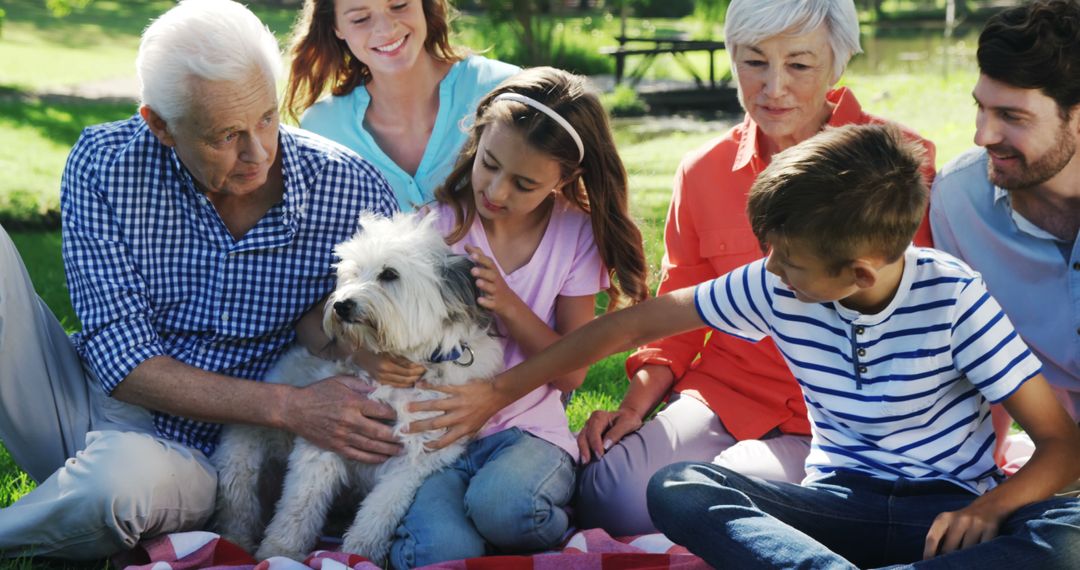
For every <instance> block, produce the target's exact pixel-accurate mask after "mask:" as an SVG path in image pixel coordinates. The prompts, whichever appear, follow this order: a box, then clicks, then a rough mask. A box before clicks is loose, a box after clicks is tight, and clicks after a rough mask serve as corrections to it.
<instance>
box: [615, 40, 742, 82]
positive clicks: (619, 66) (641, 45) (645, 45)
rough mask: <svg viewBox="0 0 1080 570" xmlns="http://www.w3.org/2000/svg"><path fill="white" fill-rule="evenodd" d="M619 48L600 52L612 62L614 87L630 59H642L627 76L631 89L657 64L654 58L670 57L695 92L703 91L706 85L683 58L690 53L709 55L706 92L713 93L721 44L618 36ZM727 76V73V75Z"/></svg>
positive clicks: (687, 60)
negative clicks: (710, 90) (640, 57)
mask: <svg viewBox="0 0 1080 570" xmlns="http://www.w3.org/2000/svg"><path fill="white" fill-rule="evenodd" d="M615 39H616V40H617V41H618V42H619V45H618V46H616V47H603V48H600V53H603V54H607V55H610V56H612V57H614V58H615V84H616V85H618V84H619V83H622V79H623V75H624V74H625V72H626V58H627V57H630V56H642V59H641V61H639V62H638V63H637V65H636V66H635V67H634V69H632V70H631V71H630V73H629V74H627V77H629V79H630V82H631V85H633V86H636V85H637V84H638V82H640V81H641V78H642V77H644V75H645V72H646V71H648V69H649V66H650V65H652V63H653V61H655V60H656V56H658V55H663V54H671V55H672V56H674V58H675V61H676V63H678V64H679V65H680V66H681V67H682V68H683V69H685V70H686V71H687V72H688V73H689V74H690V76H691V77H693V78H694V82H695V83H697V86H698V89H705V83H704V81H702V79H701V78H700V77H698V74H697V70H695V69H694V66H693V65H692V64H691V63H690V60H689V59H688V58H687V57H686V54H687V53H689V52H696V51H704V52H708V53H709V88H710V89H716V57H715V54H716V52H718V51H724V49H725V48H724V42H720V41H713V40H688V39H683V38H678V37H638V36H618V37H616V38H615ZM728 73H729V74H730V71H729V72H728Z"/></svg>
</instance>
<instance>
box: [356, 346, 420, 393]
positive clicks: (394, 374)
mask: <svg viewBox="0 0 1080 570" xmlns="http://www.w3.org/2000/svg"><path fill="white" fill-rule="evenodd" d="M352 361H353V362H354V363H356V365H357V366H359V367H360V368H363V369H364V370H365V371H367V373H368V375H369V376H371V378H372V379H373V380H375V381H376V382H378V383H379V384H386V385H388V386H393V387H395V388H411V387H412V386H413V384H416V382H417V381H418V380H420V378H421V377H422V376H423V375H424V372H426V371H427V369H426V368H424V367H423V365H420V364H416V363H415V362H412V361H411V360H408V359H406V358H402V357H400V356H397V355H394V354H379V353H376V352H372V351H370V350H367V349H366V348H360V349H357V350H356V351H355V352H353V353H352Z"/></svg>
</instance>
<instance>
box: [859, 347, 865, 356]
mask: <svg viewBox="0 0 1080 570" xmlns="http://www.w3.org/2000/svg"><path fill="white" fill-rule="evenodd" d="M859 356H866V349H865V348H860V349H859Z"/></svg>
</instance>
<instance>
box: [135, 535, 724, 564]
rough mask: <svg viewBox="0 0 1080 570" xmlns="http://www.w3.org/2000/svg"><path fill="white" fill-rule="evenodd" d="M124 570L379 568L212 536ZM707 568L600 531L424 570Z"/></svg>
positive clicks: (180, 542) (178, 538)
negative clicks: (290, 555) (284, 553)
mask: <svg viewBox="0 0 1080 570" xmlns="http://www.w3.org/2000/svg"><path fill="white" fill-rule="evenodd" d="M114 562H117V563H118V564H117V566H119V567H121V568H126V570H186V569H189V568H208V569H211V570H310V569H312V568H315V569H321V570H379V567H378V566H376V565H374V564H372V563H371V562H369V561H368V560H367V559H366V558H364V557H362V556H357V555H355V554H347V553H343V552H334V551H329V550H316V551H315V552H312V553H311V555H310V556H308V558H307V559H306V560H304V562H303V563H301V562H296V561H295V560H290V559H287V558H271V559H269V560H265V561H263V562H256V560H255V559H254V558H252V557H251V555H250V554H248V553H246V552H244V551H243V550H241V549H240V547H238V546H236V545H235V544H233V543H231V542H229V541H227V540H225V539H223V538H221V537H219V536H218V535H216V534H214V533H212V532H183V533H175V534H168V535H164V536H159V537H157V538H154V539H152V540H148V541H146V542H143V543H142V544H140V545H139V546H138V547H137V548H136V549H135V550H133V551H132V552H130V553H127V554H125V555H124V558H123V559H122V560H115V561H114ZM708 568H709V565H708V564H706V563H705V562H704V561H703V560H701V559H700V558H698V557H697V556H694V555H693V554H690V553H689V552H688V551H687V550H686V549H685V548H683V547H681V546H678V545H676V544H673V543H672V542H671V541H670V540H668V539H667V538H665V537H664V536H663V535H661V534H647V535H643V536H637V537H626V538H618V539H616V538H612V537H611V536H609V535H608V534H607V533H606V532H604V531H602V530H600V529H590V530H585V531H580V532H578V533H576V534H574V535H573V536H571V537H570V540H568V541H567V542H566V544H564V545H563V547H562V550H560V551H557V552H549V553H544V554H534V555H532V556H488V557H484V558H470V559H467V560H455V561H451V562H443V563H440V564H433V565H431V566H425V567H424V570H634V569H655V570H668V569H677V570H708Z"/></svg>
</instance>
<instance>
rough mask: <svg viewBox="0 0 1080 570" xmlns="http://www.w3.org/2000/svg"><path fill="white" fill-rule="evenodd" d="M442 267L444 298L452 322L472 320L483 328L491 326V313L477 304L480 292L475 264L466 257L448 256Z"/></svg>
mask: <svg viewBox="0 0 1080 570" xmlns="http://www.w3.org/2000/svg"><path fill="white" fill-rule="evenodd" d="M444 259H445V262H444V263H443V266H442V278H443V286H442V289H441V291H442V296H443V299H444V300H445V301H446V307H447V309H448V313H449V316H450V318H451V319H452V320H454V321H458V320H470V321H473V322H475V323H477V324H478V325H480V326H481V327H487V326H488V325H490V324H491V321H492V316H491V312H490V311H488V310H487V309H485V308H483V307H481V306H480V305H479V304H477V302H476V299H477V297H479V296H480V290H479V289H477V288H476V278H475V277H473V275H472V268H473V265H474V264H473V262H472V260H471V259H469V258H468V257H466V256H464V255H448V256H446V258H444Z"/></svg>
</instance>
